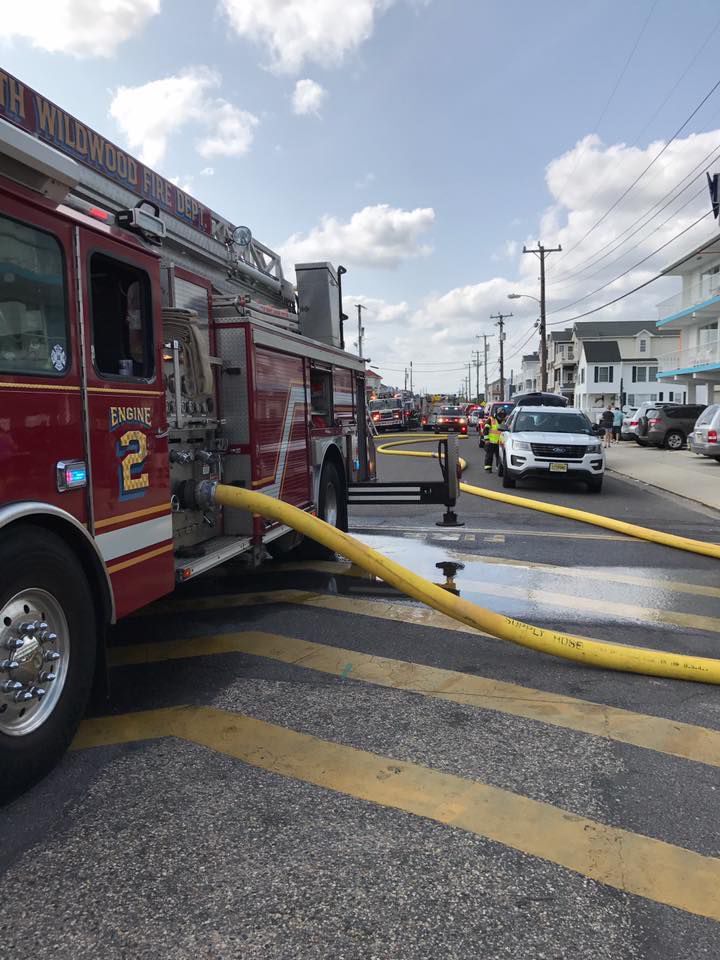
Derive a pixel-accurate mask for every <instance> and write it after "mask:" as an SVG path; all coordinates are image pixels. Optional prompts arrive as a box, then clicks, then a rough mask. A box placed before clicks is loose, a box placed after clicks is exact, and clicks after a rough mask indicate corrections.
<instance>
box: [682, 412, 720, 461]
mask: <svg viewBox="0 0 720 960" xmlns="http://www.w3.org/2000/svg"><path fill="white" fill-rule="evenodd" d="M719 438H720V404H718V403H712V404H710V406H709V407H705V409H704V410H703V412H702V413H701V414H700V416H699V417H698V419H697V422H696V423H695V426H694V428H693V431H692V433H690V434H688V448H689V449H690V450H692V452H693V453H696V454H698V456H702V457H709V458H710V459H711V460H717V461H718V463H720V442H719Z"/></svg>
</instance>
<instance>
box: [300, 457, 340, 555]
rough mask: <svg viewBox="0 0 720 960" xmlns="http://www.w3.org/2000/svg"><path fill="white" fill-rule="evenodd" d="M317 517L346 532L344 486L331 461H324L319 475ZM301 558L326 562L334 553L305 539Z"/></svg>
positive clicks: (338, 472) (313, 541)
mask: <svg viewBox="0 0 720 960" xmlns="http://www.w3.org/2000/svg"><path fill="white" fill-rule="evenodd" d="M318 517H319V518H320V519H321V520H324V521H325V522H326V523H329V524H330V526H331V527H336V528H337V529H338V530H343V531H347V528H348V516H347V499H346V497H345V484H344V483H343V481H342V478H341V476H340V471H339V470H338V468H337V467H336V466H335V464H334V463H333V462H332V461H326V462H325V464H324V465H323V468H322V474H321V475H320V488H319V494H318ZM300 549H301V552H302V555H303V557H305V558H306V559H308V560H327V559H328V558H334V557H335V551H334V550H330V549H329V548H328V547H324V546H322V544H320V543H317V542H316V541H315V540H310V539H308V538H306V539H305V540H304V541H303V543H302V545H301V548H300Z"/></svg>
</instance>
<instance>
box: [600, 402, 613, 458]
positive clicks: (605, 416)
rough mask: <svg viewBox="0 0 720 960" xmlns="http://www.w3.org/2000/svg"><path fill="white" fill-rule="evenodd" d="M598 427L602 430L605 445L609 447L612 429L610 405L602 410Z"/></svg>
mask: <svg viewBox="0 0 720 960" xmlns="http://www.w3.org/2000/svg"><path fill="white" fill-rule="evenodd" d="M600 427H601V429H602V431H603V435H604V438H605V444H604V445H605V447H606V448H607V447H609V446H610V444H611V443H612V430H613V412H612V410H611V409H610V407H607V408H606V409H605V410H603V412H602V414H601V416H600Z"/></svg>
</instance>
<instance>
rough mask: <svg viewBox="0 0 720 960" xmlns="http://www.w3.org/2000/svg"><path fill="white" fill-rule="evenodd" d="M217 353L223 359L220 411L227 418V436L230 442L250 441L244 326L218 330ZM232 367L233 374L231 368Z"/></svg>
mask: <svg viewBox="0 0 720 960" xmlns="http://www.w3.org/2000/svg"><path fill="white" fill-rule="evenodd" d="M217 345H218V354H219V355H220V356H221V357H222V360H223V369H222V374H221V376H220V399H221V404H222V406H221V413H222V416H223V417H224V418H225V419H226V420H227V425H226V427H225V435H226V436H227V438H228V440H229V441H230V443H250V405H249V402H248V378H247V364H246V357H245V328H244V327H236V328H233V329H231V330H218V331H217ZM228 367H230V368H231V369H232V371H233V372H232V373H230V372H229V371H228V369H227V368H228Z"/></svg>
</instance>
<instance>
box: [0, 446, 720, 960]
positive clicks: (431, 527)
mask: <svg viewBox="0 0 720 960" xmlns="http://www.w3.org/2000/svg"><path fill="white" fill-rule="evenodd" d="M463 456H465V457H466V458H467V459H468V461H469V468H468V471H467V473H466V479H467V480H468V481H469V482H470V483H477V484H478V485H481V486H483V485H487V486H489V487H492V488H495V489H500V483H499V481H498V479H497V478H496V477H495V476H494V475H493V476H492V477H486V476H485V475H484V474H483V473H482V471H481V469H480V453H479V451H478V450H477V448H476V447H475V445H474V443H473V442H472V441H465V442H464V446H463ZM380 462H381V471H382V478H383V479H389V480H394V479H400V478H405V479H407V478H409V477H424V478H435V477H436V476H437V469H438V468H437V465H436V464H433V463H432V462H430V461H422V460H417V459H410V458H401V457H387V458H381V461H380ZM516 492H517V493H519V494H520V495H522V496H530V497H533V498H537V499H542V500H551V501H553V502H557V503H565V504H567V505H570V506H574V507H579V508H581V509H587V510H592V511H596V512H603V513H607V514H610V515H612V516H616V517H620V518H622V519H629V520H632V521H633V522H637V523H641V524H646V525H649V526H653V527H655V528H657V529H663V530H667V531H670V532H674V533H682V534H684V535H687V536H692V537H698V538H700V539H705V540H712V541H720V518H718V517H717V516H716V515H714V514H712V513H711V512H710V511H703V510H700V509H699V508H693V507H691V506H690V505H688V504H683V503H680V502H679V501H677V500H676V499H674V498H671V497H668V496H664V495H661V494H658V493H657V492H655V491H654V490H653V489H652V488H648V487H642V486H640V485H636V484H633V483H629V482H627V481H623V480H619V479H615V478H613V477H612V476H608V478H607V480H606V486H605V489H604V491H603V493H602V494H600V495H595V494H588V493H586V492H585V490H584V489H583V488H580V487H578V488H567V489H565V488H561V487H557V488H555V487H553V488H547V487H543V486H542V485H539V484H533V485H531V484H527V485H526V486H524V487H521V488H519V489H518V490H517V491H516ZM440 512H441V509H440V508H437V507H422V508H420V507H405V506H403V507H392V508H384V509H377V508H371V507H363V508H357V509H354V510H353V511H352V514H351V527H352V528H353V529H354V530H356V531H358V535H359V536H360V537H361V538H362V539H363V540H366V541H367V542H369V543H371V544H372V545H375V546H378V547H379V548H380V549H382V550H383V551H385V552H387V553H389V554H391V555H392V556H394V557H395V558H396V559H398V560H400V561H401V562H404V563H405V564H406V565H407V566H409V567H411V568H412V569H414V570H416V571H417V572H420V573H424V574H426V575H428V576H429V577H430V578H431V579H434V580H438V579H439V580H442V576H441V575H440V573H439V571H438V570H436V568H435V564H436V563H438V562H441V561H444V560H454V561H456V562H461V563H464V565H465V566H464V569H462V570H460V571H459V573H458V576H457V584H458V587H459V589H460V591H461V595H462V596H464V597H466V598H468V599H471V600H473V601H475V602H477V603H480V604H482V605H486V606H489V607H491V608H492V609H495V610H499V611H502V612H506V613H508V614H511V615H513V616H519V617H522V618H523V619H525V620H528V621H530V622H537V623H542V625H543V626H555V627H557V628H559V629H563V630H565V631H567V632H576V633H580V634H582V635H584V636H591V637H598V638H601V639H609V640H613V641H615V642H619V643H631V644H636V645H644V646H653V647H659V648H663V649H667V650H673V651H682V652H689V653H702V654H706V655H708V656H714V655H715V654H716V652H717V639H718V632H719V631H720V586H718V584H717V581H718V573H717V571H718V567H717V561H713V560H710V559H707V558H703V557H699V556H695V555H692V554H687V553H681V552H679V551H675V550H670V549H668V548H662V547H659V546H655V545H653V544H649V543H645V542H639V541H634V540H628V539H626V538H622V537H620V536H618V535H614V534H610V533H608V532H607V531H604V530H600V529H597V528H593V527H590V526H586V525H581V524H578V523H573V522H570V521H566V520H561V519H558V518H553V517H550V516H546V515H542V514H539V513H535V512H532V511H527V510H520V509H518V508H516V507H513V508H511V507H509V506H507V505H503V504H497V503H491V502H489V501H486V500H482V499H480V498H471V497H469V496H465V495H463V496H462V497H461V500H460V502H459V504H458V512H459V514H460V516H461V519H462V520H464V521H465V526H464V527H462V528H456V529H443V528H438V527H436V526H435V520H436V519H438V518H439V514H440ZM112 639H113V649H112V657H113V663H114V667H113V670H112V680H113V703H112V710H111V711H110V712H109V713H108V714H107V715H106V716H103V717H95V718H89V719H88V720H87V721H86V722H85V724H84V726H83V728H82V730H81V732H80V735H79V737H78V740H77V741H76V745H75V747H76V748H75V749H74V750H73V751H72V752H71V753H70V754H68V756H67V758H66V759H65V761H64V762H63V763H62V764H61V766H60V767H59V768H58V769H57V770H56V771H55V772H54V773H53V774H52V775H51V776H50V777H48V778H47V780H45V781H44V782H43V783H41V784H39V785H38V786H37V787H36V788H35V789H34V790H32V791H30V792H29V793H28V794H27V795H26V796H25V797H23V798H21V799H20V800H18V801H16V803H14V804H13V805H12V806H11V807H9V808H6V809H5V810H4V811H2V812H0V822H2V826H3V830H2V837H3V842H2V844H0V892H1V893H2V898H3V903H4V910H3V912H2V915H1V916H0V938H1V939H0V942H1V943H2V944H3V947H2V950H0V954H6V955H7V956H13V957H18V958H30V957H33V958H44V957H59V958H64V957H68V958H70V957H72V958H73V960H81V958H86V957H87V958H90V957H92V958H96V957H99V956H101V957H103V958H116V957H117V958H128V960H130V958H132V960H134V958H146V957H147V958H155V957H169V958H183V960H184V958H206V957H207V958H223V960H224V958H235V957H237V958H243V960H244V958H248V960H250V958H253V960H254V958H273V960H274V958H278V960H286V958H288V960H289V958H313V957H318V958H320V957H322V958H333V960H340V958H346V960H351V958H352V960H355V958H357V960H360V958H363V960H365V958H378V960H385V958H393V960H395V958H397V960H415V958H423V960H424V958H428V960H429V958H433V960H437V958H463V960H465V958H468V960H469V958H477V957H487V958H513V960H516V958H517V960H550V958H553V960H559V958H563V960H565V958H567V960H586V958H587V960H590V958H593V960H597V958H612V960H625V958H628V960H629V958H633V960H634V958H647V960H650V958H652V960H665V958H667V960H671V958H672V960H675V958H679V957H693V958H702V957H707V958H716V957H717V956H718V955H719V954H720V951H719V950H718V946H717V944H718V942H719V938H718V937H719V934H720V928H719V924H718V921H719V920H720V849H718V848H719V846H720V841H719V840H718V831H717V806H718V793H719V792H720V778H719V777H718V767H719V766H720V694H719V693H718V689H717V688H715V687H708V686H703V685H700V684H687V683H681V682H677V681H671V680H660V679H653V678H646V677H641V676H635V675H627V674H617V673H611V672H608V671H604V670H589V669H586V668H582V667H580V666H577V665H574V664H572V663H569V662H567V661H561V660H556V659H551V658H549V657H544V656H542V655H539V654H536V653H533V652H532V651H529V650H526V649H523V648H520V647H515V646H512V645H509V644H507V643H504V642H501V641H499V640H495V639H492V638H489V637H485V636H482V635H478V634H476V633H473V632H472V631H470V630H469V629H468V628H464V627H462V626H461V625H459V624H453V623H447V622H446V621H443V620H442V618H441V617H440V616H439V615H437V614H435V613H434V612H431V611H426V610H425V609H424V608H422V607H420V606H419V605H418V604H415V603H414V602H411V601H407V600H405V599H403V598H402V597H400V596H398V595H397V594H396V593H395V592H394V591H392V590H390V589H389V588H387V587H385V586H384V585H383V584H378V583H377V582H375V581H371V580H368V579H367V578H364V577H362V576H361V575H359V573H358V571H355V570H353V569H351V568H350V567H349V565H348V564H347V563H345V562H344V561H325V562H319V561H314V562H300V561H297V560H291V562H287V563H285V564H279V563H277V562H273V563H268V564H267V565H266V566H265V567H263V568H262V569H261V570H260V571H257V572H255V573H252V574H248V573H246V572H245V571H244V570H243V569H242V567H241V565H240V564H235V565H229V566H228V567H226V568H224V569H223V570H221V571H217V572H215V573H214V574H211V575H208V576H206V577H203V578H198V579H197V580H196V581H191V582H190V583H188V584H187V585H186V586H185V587H184V589H182V590H181V591H179V592H178V593H177V595H175V596H174V597H173V598H171V599H169V600H168V601H164V602H162V603H159V604H156V605H155V606H154V607H153V608H151V609H149V610H147V611H143V613H142V614H141V615H139V616H136V617H133V618H131V619H129V620H128V621H126V622H124V623H123V624H120V625H119V626H118V627H117V628H116V629H115V631H114V634H113V638H112Z"/></svg>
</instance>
